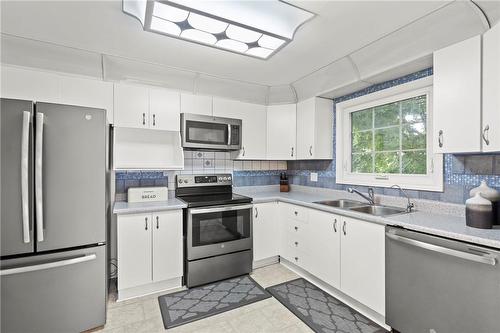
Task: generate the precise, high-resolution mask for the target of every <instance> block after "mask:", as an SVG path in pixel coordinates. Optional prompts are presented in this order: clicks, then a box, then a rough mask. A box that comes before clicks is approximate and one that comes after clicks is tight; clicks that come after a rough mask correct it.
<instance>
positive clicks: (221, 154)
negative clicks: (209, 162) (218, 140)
mask: <svg viewBox="0 0 500 333" xmlns="http://www.w3.org/2000/svg"><path fill="white" fill-rule="evenodd" d="M215 159H216V160H225V159H226V152H224V151H216V152H215Z"/></svg>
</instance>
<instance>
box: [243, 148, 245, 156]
mask: <svg viewBox="0 0 500 333" xmlns="http://www.w3.org/2000/svg"><path fill="white" fill-rule="evenodd" d="M243 156H245V147H243Z"/></svg>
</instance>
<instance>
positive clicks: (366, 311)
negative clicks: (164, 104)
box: [280, 257, 391, 331]
mask: <svg viewBox="0 0 500 333" xmlns="http://www.w3.org/2000/svg"><path fill="white" fill-rule="evenodd" d="M280 263H281V264H283V266H285V267H286V268H288V269H289V270H291V271H293V272H294V273H296V274H297V275H299V276H300V277H302V278H304V279H306V280H307V281H309V282H311V283H312V284H314V285H316V286H318V287H319V288H320V289H323V290H324V291H326V292H327V293H329V294H330V295H332V296H333V297H335V298H337V299H339V300H340V301H342V302H344V303H345V304H347V305H349V306H350V307H351V308H353V309H354V310H356V311H358V312H359V313H361V314H362V315H364V316H366V317H367V318H369V319H371V320H373V321H374V322H375V323H377V324H379V325H380V326H382V327H383V328H385V329H386V330H388V331H391V327H390V326H388V325H387V324H386V323H385V316H383V315H381V314H380V313H378V312H376V311H374V310H372V309H370V308H369V307H367V306H366V305H364V304H361V303H360V302H358V301H356V300H355V299H353V298H352V297H350V296H348V295H346V294H344V293H343V292H342V291H340V290H338V289H337V288H334V287H332V286H330V285H329V284H328V283H326V282H324V281H322V280H320V279H318V278H317V277H315V276H314V275H312V274H311V273H309V272H308V271H306V270H304V269H303V268H300V267H299V266H297V265H295V264H294V263H292V262H290V261H288V260H286V259H284V258H282V257H280Z"/></svg>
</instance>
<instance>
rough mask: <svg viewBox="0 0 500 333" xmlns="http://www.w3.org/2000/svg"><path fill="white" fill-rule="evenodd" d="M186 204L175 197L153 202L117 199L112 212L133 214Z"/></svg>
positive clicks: (179, 206) (174, 207)
mask: <svg viewBox="0 0 500 333" xmlns="http://www.w3.org/2000/svg"><path fill="white" fill-rule="evenodd" d="M186 207H187V205H186V204H185V203H184V202H183V201H181V200H179V199H176V198H171V199H168V200H166V201H154V202H125V201H117V202H115V204H114V206H113V213H114V214H118V215H120V214H134V213H148V212H157V211H164V210H172V209H182V208H186Z"/></svg>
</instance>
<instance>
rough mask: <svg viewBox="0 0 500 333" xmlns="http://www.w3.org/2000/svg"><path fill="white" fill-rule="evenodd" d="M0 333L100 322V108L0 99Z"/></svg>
mask: <svg viewBox="0 0 500 333" xmlns="http://www.w3.org/2000/svg"><path fill="white" fill-rule="evenodd" d="M0 122H1V207H0V210H1V219H2V220H1V230H0V232H1V270H0V272H1V305H0V306H1V332H2V333H10V332H23V333H28V332H37V333H43V332H51V333H53V332H56V333H57V332H80V331H84V330H87V329H90V328H93V327H97V326H101V325H104V323H105V319H106V293H107V288H106V286H107V281H106V280H107V279H106V209H107V207H106V206H107V195H106V187H107V186H106V177H107V176H106V172H107V158H106V156H107V125H106V112H105V110H101V109H93V108H84V107H77V106H70V105H58V104H50V103H33V102H31V101H24V100H14V99H1V106H0Z"/></svg>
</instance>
